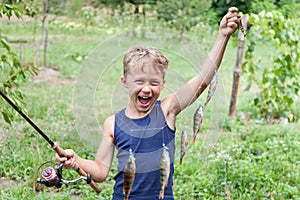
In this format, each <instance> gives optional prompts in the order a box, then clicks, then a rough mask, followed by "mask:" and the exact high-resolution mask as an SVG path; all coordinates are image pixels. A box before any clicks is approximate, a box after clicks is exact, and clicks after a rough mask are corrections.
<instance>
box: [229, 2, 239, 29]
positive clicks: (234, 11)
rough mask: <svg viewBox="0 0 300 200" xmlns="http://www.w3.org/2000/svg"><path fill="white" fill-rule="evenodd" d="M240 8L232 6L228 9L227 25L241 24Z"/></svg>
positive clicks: (232, 26)
mask: <svg viewBox="0 0 300 200" xmlns="http://www.w3.org/2000/svg"><path fill="white" fill-rule="evenodd" d="M238 11H239V10H238V8H236V7H231V8H229V9H228V13H227V14H226V22H227V26H228V27H231V28H237V27H238V25H239V16H238Z"/></svg>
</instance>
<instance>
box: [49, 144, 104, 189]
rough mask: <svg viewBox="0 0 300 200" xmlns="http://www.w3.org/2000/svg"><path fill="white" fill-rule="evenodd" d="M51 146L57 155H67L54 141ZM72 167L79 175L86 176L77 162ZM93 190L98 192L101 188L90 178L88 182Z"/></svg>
mask: <svg viewBox="0 0 300 200" xmlns="http://www.w3.org/2000/svg"><path fill="white" fill-rule="evenodd" d="M52 148H53V149H54V150H55V151H56V153H57V154H58V155H59V156H65V157H66V156H67V153H66V151H65V150H64V149H63V148H61V147H60V146H59V145H58V144H57V143H56V142H55V143H54V146H52ZM73 169H74V170H75V171H76V172H77V173H78V174H79V175H80V176H84V177H87V173H86V172H85V171H84V170H83V169H81V168H80V167H79V166H78V164H76V165H75V166H74V167H73ZM88 184H89V185H90V186H91V187H92V188H93V189H94V190H95V192H96V193H97V194H99V193H100V192H101V191H102V189H101V187H99V185H97V183H96V182H95V181H94V180H93V179H92V180H91V182H90V183H88Z"/></svg>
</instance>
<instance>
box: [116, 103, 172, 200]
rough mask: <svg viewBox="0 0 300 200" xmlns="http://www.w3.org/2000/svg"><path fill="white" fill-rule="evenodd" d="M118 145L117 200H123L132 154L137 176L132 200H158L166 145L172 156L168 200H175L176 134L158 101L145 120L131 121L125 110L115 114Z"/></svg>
mask: <svg viewBox="0 0 300 200" xmlns="http://www.w3.org/2000/svg"><path fill="white" fill-rule="evenodd" d="M114 126H115V127H114V142H115V146H116V149H117V155H116V156H117V158H118V173H117V175H116V176H115V177H114V179H115V181H116V182H115V185H114V193H113V200H123V198H124V195H123V183H124V177H123V171H122V170H123V169H124V167H125V164H126V161H127V160H128V157H129V152H130V149H131V150H132V152H133V154H134V157H135V163H136V174H135V179H134V182H133V185H132V190H131V192H130V195H129V199H130V200H139V199H142V200H153V199H158V197H159V191H160V189H161V184H160V158H161V155H162V152H163V144H165V145H166V146H167V147H168V150H169V153H170V160H171V166H170V175H169V180H168V186H167V187H165V196H164V199H165V200H174V197H173V191H172V185H173V181H172V178H173V173H174V154H175V141H174V139H175V130H172V129H171V128H170V127H169V126H168V125H167V122H166V119H165V116H164V113H163V111H162V109H161V105H160V101H157V102H156V103H155V105H154V107H153V109H152V111H151V112H150V113H149V114H148V115H146V116H145V117H143V118H138V119H130V118H128V117H127V116H126V115H125V109H123V110H121V111H119V112H117V113H116V114H115V125H114Z"/></svg>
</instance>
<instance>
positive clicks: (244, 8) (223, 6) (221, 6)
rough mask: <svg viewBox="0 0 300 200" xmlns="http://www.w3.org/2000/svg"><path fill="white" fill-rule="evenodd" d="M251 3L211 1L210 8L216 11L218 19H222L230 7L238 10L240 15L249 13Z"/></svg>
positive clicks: (223, 0) (228, 0) (222, 0)
mask: <svg viewBox="0 0 300 200" xmlns="http://www.w3.org/2000/svg"><path fill="white" fill-rule="evenodd" d="M251 2H252V1H248V0H235V1H231V0H213V1H212V5H211V7H212V9H214V10H215V11H216V13H217V16H218V17H223V16H224V15H225V14H226V13H227V11H228V8H230V7H232V6H234V7H237V8H239V11H240V12H242V13H249V11H250V9H251Z"/></svg>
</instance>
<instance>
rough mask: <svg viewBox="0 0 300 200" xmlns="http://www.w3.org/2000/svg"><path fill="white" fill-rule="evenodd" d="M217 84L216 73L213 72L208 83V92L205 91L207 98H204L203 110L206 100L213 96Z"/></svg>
mask: <svg viewBox="0 0 300 200" xmlns="http://www.w3.org/2000/svg"><path fill="white" fill-rule="evenodd" d="M217 84H218V74H217V73H215V75H214V76H213V78H212V80H211V82H210V84H209V88H208V93H207V98H206V102H205V104H204V110H205V108H206V106H207V104H208V102H209V101H210V100H211V98H212V97H213V95H214V93H215V91H216V89H217Z"/></svg>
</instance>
